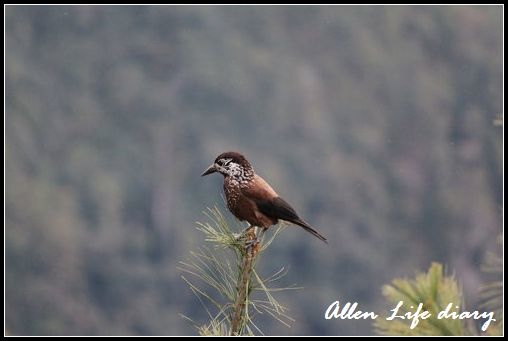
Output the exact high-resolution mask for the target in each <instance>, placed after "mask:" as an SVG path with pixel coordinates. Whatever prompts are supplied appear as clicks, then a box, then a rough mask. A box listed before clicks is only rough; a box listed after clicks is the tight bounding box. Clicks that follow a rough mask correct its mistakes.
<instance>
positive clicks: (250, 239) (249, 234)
mask: <svg viewBox="0 0 508 341" xmlns="http://www.w3.org/2000/svg"><path fill="white" fill-rule="evenodd" d="M257 229H258V228H257V226H253V225H252V226H249V228H248V229H247V230H246V232H245V248H246V249H247V250H250V249H251V248H254V247H255V246H256V245H258V244H259V241H258V237H257Z"/></svg>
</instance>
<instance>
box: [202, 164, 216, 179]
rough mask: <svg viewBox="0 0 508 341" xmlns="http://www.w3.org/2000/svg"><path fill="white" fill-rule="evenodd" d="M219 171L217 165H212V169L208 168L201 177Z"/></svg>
mask: <svg viewBox="0 0 508 341" xmlns="http://www.w3.org/2000/svg"><path fill="white" fill-rule="evenodd" d="M216 171H217V167H215V163H212V165H211V166H210V167H208V168H207V169H206V170H205V171H204V172H203V174H201V176H205V175H208V174H212V173H215V172H216Z"/></svg>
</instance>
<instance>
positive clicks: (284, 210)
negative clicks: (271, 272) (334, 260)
mask: <svg viewBox="0 0 508 341" xmlns="http://www.w3.org/2000/svg"><path fill="white" fill-rule="evenodd" d="M212 173H220V174H222V175H223V176H224V194H225V196H226V204H227V207H228V209H229V211H231V213H232V214H233V215H234V216H235V217H236V218H237V219H238V220H240V221H247V222H248V223H249V224H250V225H251V227H259V228H262V232H265V231H266V230H267V229H268V228H269V227H271V226H272V225H275V224H277V223H278V221H279V220H283V221H286V222H290V223H293V224H296V225H298V226H301V227H302V228H303V229H305V231H307V232H310V233H311V234H312V235H314V236H315V237H317V238H319V239H320V240H322V241H323V242H325V243H328V242H327V240H326V238H325V237H324V236H323V235H321V234H320V233H319V232H318V231H316V230H315V229H314V228H313V227H312V226H310V225H309V224H308V223H307V222H305V221H304V220H303V219H301V218H300V217H299V216H298V214H297V213H296V211H295V210H294V209H293V208H292V207H291V205H290V204H289V203H288V202H287V201H286V200H284V199H282V198H281V197H280V196H279V195H278V194H277V192H275V190H274V189H273V188H272V187H271V186H270V185H269V184H268V182H266V181H265V180H264V179H263V178H262V177H260V176H259V175H257V174H256V173H255V172H254V168H252V165H251V164H250V162H249V161H247V159H246V158H245V156H243V155H242V154H240V153H238V152H233V151H230V152H225V153H222V154H220V155H219V156H217V158H216V159H215V161H214V162H213V163H212V164H211V165H210V166H209V167H208V168H207V169H206V170H205V171H204V172H203V173H202V174H201V176H205V175H209V174H212Z"/></svg>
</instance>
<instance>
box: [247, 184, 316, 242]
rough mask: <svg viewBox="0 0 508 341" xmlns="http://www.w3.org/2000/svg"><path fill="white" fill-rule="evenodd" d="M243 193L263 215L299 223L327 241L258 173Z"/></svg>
mask: <svg viewBox="0 0 508 341" xmlns="http://www.w3.org/2000/svg"><path fill="white" fill-rule="evenodd" d="M242 193H243V194H244V195H245V196H246V197H247V198H249V200H252V202H253V203H254V204H255V205H256V207H257V209H258V210H259V212H261V213H262V214H263V215H265V216H267V217H269V218H272V219H273V220H274V221H275V222H277V220H278V219H282V220H285V221H289V222H291V223H293V224H296V225H299V226H301V227H303V228H304V229H305V230H306V231H308V232H310V233H312V234H313V235H314V236H316V237H317V238H319V239H321V240H322V241H324V242H326V238H325V237H323V236H322V235H321V234H319V232H317V231H316V230H315V229H313V228H312V227H311V226H310V225H309V224H307V223H306V222H305V221H303V220H302V219H301V218H300V217H299V216H298V214H297V213H296V211H295V210H294V209H293V208H292V207H291V205H289V204H288V203H287V202H286V201H285V200H284V199H282V198H281V197H279V196H278V195H277V193H276V192H275V191H274V190H273V188H272V187H271V186H270V185H269V184H268V183H267V182H266V181H264V180H263V179H262V178H261V177H259V176H257V175H256V176H255V177H254V183H253V185H252V186H249V187H247V188H242Z"/></svg>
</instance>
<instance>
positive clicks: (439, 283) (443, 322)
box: [374, 263, 469, 336]
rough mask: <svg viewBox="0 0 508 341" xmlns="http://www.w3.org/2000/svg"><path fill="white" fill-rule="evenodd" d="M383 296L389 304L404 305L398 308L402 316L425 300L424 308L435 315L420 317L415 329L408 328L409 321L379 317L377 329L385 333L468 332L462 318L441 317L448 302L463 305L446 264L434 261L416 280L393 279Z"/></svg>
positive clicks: (460, 333)
mask: <svg viewBox="0 0 508 341" xmlns="http://www.w3.org/2000/svg"><path fill="white" fill-rule="evenodd" d="M383 296H385V298H386V300H387V301H388V303H389V304H392V305H394V306H395V304H397V303H398V302H399V301H403V302H404V305H403V306H402V307H401V308H400V309H399V311H400V315H402V314H404V313H407V312H414V311H415V307H417V306H418V305H419V304H420V303H423V309H424V310H426V311H428V312H429V313H431V314H432V316H431V317H429V318H428V319H425V320H421V321H420V322H419V324H418V325H417V326H416V328H414V329H410V328H409V324H408V321H403V320H399V319H396V320H390V321H389V320H386V319H382V318H379V319H377V320H376V321H375V322H374V325H375V328H376V331H377V332H378V333H379V334H382V335H455V336H458V335H468V334H469V332H468V330H467V328H466V325H465V324H464V321H463V320H459V319H438V314H439V312H440V311H442V310H443V309H445V308H446V306H447V305H448V304H449V303H453V305H454V308H455V306H460V307H463V303H462V302H463V299H462V293H461V290H460V288H459V285H458V283H457V281H456V279H455V278H454V277H453V276H445V274H444V272H443V266H442V265H441V264H439V263H433V264H432V265H431V266H430V268H429V271H428V272H427V273H419V274H417V275H416V277H415V279H402V278H398V279H394V280H393V281H392V283H391V284H389V285H385V286H384V287H383Z"/></svg>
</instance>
